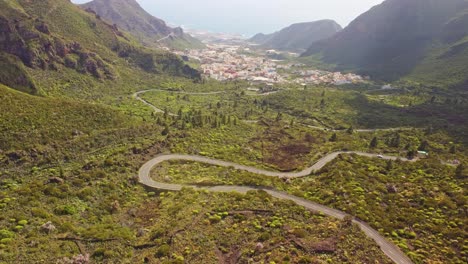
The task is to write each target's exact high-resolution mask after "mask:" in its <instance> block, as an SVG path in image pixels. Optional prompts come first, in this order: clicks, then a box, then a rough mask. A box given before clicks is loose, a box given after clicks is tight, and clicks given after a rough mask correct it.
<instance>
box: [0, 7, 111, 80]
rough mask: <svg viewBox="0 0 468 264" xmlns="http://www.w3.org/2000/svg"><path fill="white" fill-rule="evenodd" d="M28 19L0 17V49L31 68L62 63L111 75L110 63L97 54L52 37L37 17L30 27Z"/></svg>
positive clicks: (50, 67)
mask: <svg viewBox="0 0 468 264" xmlns="http://www.w3.org/2000/svg"><path fill="white" fill-rule="evenodd" d="M28 22H29V21H19V20H9V19H7V18H5V17H1V16H0V51H3V52H5V53H7V54H10V55H13V56H16V57H17V58H19V59H20V60H21V61H22V62H23V63H24V65H26V66H27V67H30V68H41V69H44V70H58V65H63V66H65V67H67V68H71V69H74V70H76V71H78V72H80V73H83V74H90V75H93V76H94V77H96V78H110V79H112V78H114V77H113V76H114V75H113V74H112V69H111V68H110V66H109V65H107V63H105V62H104V61H103V60H102V59H101V58H100V57H99V56H98V55H96V54H94V53H91V52H89V51H86V50H85V49H83V48H82V47H81V45H80V44H79V43H77V42H71V43H66V42H64V41H63V40H61V39H59V38H57V37H53V36H51V33H50V31H49V27H48V25H47V24H46V23H45V22H44V21H41V20H39V19H36V20H35V21H34V22H33V24H34V26H32V27H31V26H30V23H28ZM115 30H118V29H115Z"/></svg>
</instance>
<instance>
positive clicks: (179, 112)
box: [177, 107, 182, 119]
mask: <svg viewBox="0 0 468 264" xmlns="http://www.w3.org/2000/svg"><path fill="white" fill-rule="evenodd" d="M177 116H178V117H179V119H182V107H181V108H179V111H178V112H177Z"/></svg>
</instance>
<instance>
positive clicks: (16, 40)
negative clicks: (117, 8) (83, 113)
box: [0, 0, 198, 93]
mask: <svg viewBox="0 0 468 264" xmlns="http://www.w3.org/2000/svg"><path fill="white" fill-rule="evenodd" d="M0 58H1V60H0V66H1V67H0V83H3V84H5V85H8V86H10V87H13V88H16V89H19V90H22V91H26V92H29V93H38V92H39V90H41V88H45V89H51V88H53V86H57V85H58V83H59V82H60V83H61V86H63V87H65V86H67V85H68V86H70V84H71V83H73V82H74V81H80V82H85V83H83V85H82V86H81V88H83V87H92V86H94V85H97V84H99V83H102V82H106V81H107V82H109V83H113V84H116V83H118V82H119V81H122V79H123V78H122V76H123V75H131V76H133V78H135V80H136V79H137V76H138V75H141V74H143V73H148V74H153V75H154V74H157V73H168V74H175V75H180V76H190V77H197V76H198V73H197V72H195V71H194V70H193V69H191V68H190V67H188V66H186V65H184V63H183V62H182V60H181V59H179V58H178V57H177V56H175V55H173V54H171V53H167V52H162V51H156V50H149V49H146V48H143V47H141V46H139V45H138V44H135V43H134V41H132V40H131V38H130V37H128V36H126V35H125V33H123V32H121V31H120V30H119V28H118V27H117V26H115V25H110V24H108V23H106V22H104V21H102V20H101V19H100V18H99V17H97V16H96V15H94V14H90V13H87V12H85V11H83V10H81V9H80V8H79V7H77V6H75V5H73V4H72V3H70V1H68V0H44V1H27V0H10V1H1V2H0ZM38 76H40V78H39V77H38ZM53 76H55V77H53ZM59 76H61V77H59ZM63 76H67V78H63ZM38 82H39V84H40V85H39V87H38V84H37V83H38ZM107 86H109V85H107ZM75 90H76V89H75Z"/></svg>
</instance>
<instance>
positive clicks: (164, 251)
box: [156, 244, 171, 258]
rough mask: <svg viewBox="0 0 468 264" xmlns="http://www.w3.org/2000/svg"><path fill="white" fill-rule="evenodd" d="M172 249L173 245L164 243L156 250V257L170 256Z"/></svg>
mask: <svg viewBox="0 0 468 264" xmlns="http://www.w3.org/2000/svg"><path fill="white" fill-rule="evenodd" d="M170 251H171V247H170V246H169V245H166V244H165V245H162V246H160V247H159V248H158V251H157V252H156V257H158V258H162V257H168V256H169V253H170Z"/></svg>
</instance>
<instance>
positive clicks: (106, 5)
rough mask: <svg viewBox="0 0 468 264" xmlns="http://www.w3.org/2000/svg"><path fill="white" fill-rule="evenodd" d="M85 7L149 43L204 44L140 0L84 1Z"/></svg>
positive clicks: (171, 44)
mask: <svg viewBox="0 0 468 264" xmlns="http://www.w3.org/2000/svg"><path fill="white" fill-rule="evenodd" d="M82 8H84V9H86V10H88V11H90V12H96V13H97V14H98V15H99V16H101V17H102V18H103V19H104V20H106V21H109V22H111V23H113V24H116V25H118V26H119V27H120V28H122V29H124V30H126V31H128V32H130V33H131V34H132V35H134V36H135V37H136V38H138V39H139V40H140V41H141V42H142V43H144V44H145V45H147V46H159V45H162V44H163V45H167V46H169V47H173V48H186V47H195V48H196V47H203V44H202V43H201V42H200V41H199V40H197V39H195V38H193V37H192V36H190V35H189V34H186V33H184V31H183V30H182V28H171V27H169V26H167V25H166V23H165V22H164V21H163V20H161V19H159V18H156V17H154V16H152V15H150V14H149V13H148V12H146V11H145V10H144V9H143V8H142V7H141V6H140V5H139V4H138V3H137V1H136V0H94V1H92V2H89V3H86V4H83V5H82Z"/></svg>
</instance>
